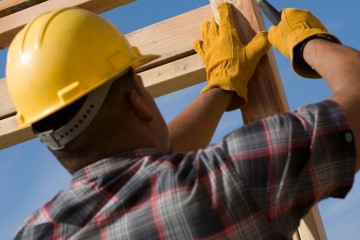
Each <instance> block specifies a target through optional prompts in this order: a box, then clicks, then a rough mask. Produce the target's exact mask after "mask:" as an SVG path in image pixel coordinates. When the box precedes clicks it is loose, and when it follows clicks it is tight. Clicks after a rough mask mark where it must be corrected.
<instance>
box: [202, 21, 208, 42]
mask: <svg viewBox="0 0 360 240" xmlns="http://www.w3.org/2000/svg"><path fill="white" fill-rule="evenodd" d="M209 27H210V23H209V22H208V21H206V22H203V23H202V24H201V37H202V39H203V41H205V40H206V39H207V38H208V36H209Z"/></svg>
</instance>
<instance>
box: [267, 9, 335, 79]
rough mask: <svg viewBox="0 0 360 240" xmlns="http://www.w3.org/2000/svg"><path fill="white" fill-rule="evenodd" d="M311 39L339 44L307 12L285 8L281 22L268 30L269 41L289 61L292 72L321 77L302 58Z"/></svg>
mask: <svg viewBox="0 0 360 240" xmlns="http://www.w3.org/2000/svg"><path fill="white" fill-rule="evenodd" d="M313 38H322V39H326V40H329V41H333V42H337V43H340V41H339V40H338V39H337V38H336V37H335V36H333V35H331V34H329V33H328V31H327V30H326V28H325V26H324V25H323V24H322V23H321V22H320V20H319V19H317V18H316V17H315V16H313V15H312V14H311V13H310V12H309V11H306V10H300V9H293V8H285V9H283V10H282V11H281V21H280V23H279V24H278V25H277V26H272V27H271V28H270V29H269V41H270V42H271V43H272V44H273V45H274V47H275V48H276V49H278V50H279V51H280V52H281V53H282V54H284V55H285V56H287V57H288V58H290V59H291V63H292V67H293V69H294V71H295V72H296V73H297V74H299V75H300V76H303V77H308V78H319V77H321V76H320V75H319V74H318V73H317V72H316V71H315V70H313V69H312V68H311V67H310V66H309V65H308V64H307V63H306V62H305V61H304V60H303V58H302V51H303V47H304V46H305V44H306V43H307V42H308V41H309V40H311V39H313Z"/></svg>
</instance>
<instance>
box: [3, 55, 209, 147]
mask: <svg viewBox="0 0 360 240" xmlns="http://www.w3.org/2000/svg"><path fill="white" fill-rule="evenodd" d="M139 75H140V76H141V77H142V78H143V81H144V85H145V87H146V88H147V89H148V90H149V92H150V94H151V95H152V96H153V97H159V96H162V95H165V94H167V93H170V92H174V91H177V90H180V89H183V88H186V87H189V86H192V85H194V84H197V83H200V82H202V81H205V79H206V74H205V70H204V65H203V62H202V60H201V59H200V58H199V57H198V56H197V55H192V56H189V57H185V58H183V59H180V60H177V61H174V62H171V63H168V64H164V65H161V66H159V67H157V68H153V69H150V70H147V71H144V72H141V73H139ZM32 138H34V135H32V134H31V131H30V128H25V129H22V130H18V129H17V127H16V119H15V117H14V116H12V117H8V118H5V119H2V120H0V149H4V148H7V147H9V146H12V145H15V144H18V143H21V142H24V141H27V140H30V139H32Z"/></svg>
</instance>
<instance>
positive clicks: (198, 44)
mask: <svg viewBox="0 0 360 240" xmlns="http://www.w3.org/2000/svg"><path fill="white" fill-rule="evenodd" d="M203 45H204V42H203V41H201V40H195V41H194V50H195V51H196V52H197V54H199V55H200V57H201V58H202V59H204V55H205V52H204V48H203Z"/></svg>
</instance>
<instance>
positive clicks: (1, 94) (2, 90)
mask: <svg viewBox="0 0 360 240" xmlns="http://www.w3.org/2000/svg"><path fill="white" fill-rule="evenodd" d="M14 114H15V107H14V106H13V104H12V102H11V99H10V96H9V93H8V91H7V87H6V81H5V79H0V119H4V118H7V117H9V116H12V115H14Z"/></svg>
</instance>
